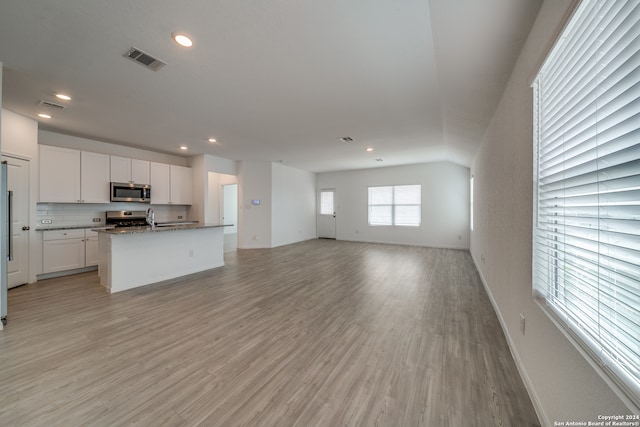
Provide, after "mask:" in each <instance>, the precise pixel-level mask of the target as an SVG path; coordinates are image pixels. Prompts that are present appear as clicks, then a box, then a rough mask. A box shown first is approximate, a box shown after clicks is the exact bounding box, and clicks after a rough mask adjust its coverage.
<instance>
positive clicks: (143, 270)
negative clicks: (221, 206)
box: [95, 224, 224, 293]
mask: <svg viewBox="0 0 640 427" xmlns="http://www.w3.org/2000/svg"><path fill="white" fill-rule="evenodd" d="M223 227H224V225H210V224H186V225H171V226H164V227H160V226H158V227H155V228H152V227H123V228H111V229H96V230H95V231H96V232H98V236H99V237H98V252H99V264H98V274H99V276H100V284H102V285H103V286H104V287H106V288H107V290H108V291H109V292H111V293H114V292H120V291H124V290H127V289H132V288H136V287H139V286H145V285H149V284H151V283H156V282H160V281H163V280H168V279H174V278H176V277H181V276H184V275H187V274H192V273H197V272H199V271H203V270H208V269H211V268H216V267H222V266H223V265H224V248H223V245H224V234H223V231H224V228H223Z"/></svg>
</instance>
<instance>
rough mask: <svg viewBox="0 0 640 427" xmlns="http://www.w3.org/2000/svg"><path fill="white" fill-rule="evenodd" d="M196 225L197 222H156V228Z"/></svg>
mask: <svg viewBox="0 0 640 427" xmlns="http://www.w3.org/2000/svg"><path fill="white" fill-rule="evenodd" d="M192 224H198V221H178V222H158V223H156V227H174V226H176V225H192Z"/></svg>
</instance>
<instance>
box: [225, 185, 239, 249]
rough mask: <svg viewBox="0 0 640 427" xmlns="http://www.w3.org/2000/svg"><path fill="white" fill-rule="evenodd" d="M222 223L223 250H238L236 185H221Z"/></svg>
mask: <svg viewBox="0 0 640 427" xmlns="http://www.w3.org/2000/svg"><path fill="white" fill-rule="evenodd" d="M221 193H222V203H221V205H222V209H221V210H222V223H223V224H225V225H228V226H227V227H224V250H225V252H230V251H234V250H236V249H237V248H238V184H224V185H222V192H221Z"/></svg>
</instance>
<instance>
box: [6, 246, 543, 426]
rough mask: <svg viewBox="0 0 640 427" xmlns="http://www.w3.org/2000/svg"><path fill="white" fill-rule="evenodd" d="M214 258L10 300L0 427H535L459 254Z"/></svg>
mask: <svg viewBox="0 0 640 427" xmlns="http://www.w3.org/2000/svg"><path fill="white" fill-rule="evenodd" d="M225 258H226V263H227V265H226V266H225V267H222V268H219V269H216V270H211V271H208V272H203V273H198V274H196V275H192V276H189V277H188V278H184V279H176V280H171V281H168V282H164V283H162V284H156V285H151V286H147V287H144V288H139V289H135V290H131V291H126V292H122V293H118V294H114V295H109V294H107V293H106V292H105V290H104V289H103V288H102V287H101V286H100V285H99V284H98V278H97V275H96V273H85V274H81V275H76V276H72V277H66V278H57V279H50V280H46V281H41V282H38V283H37V284H31V285H27V286H24V287H20V288H16V289H12V290H10V291H9V324H8V326H7V327H6V328H5V330H4V331H2V332H0V396H1V397H0V425H2V426H32V425H37V426H57V425H60V426H120V425H138V426H162V425H165V426H183V425H186V426H193V425H202V426H343V425H348V426H374V425H380V426H433V427H441V426H452V427H453V426H456V427H457V426H479V427H488V426H518V427H521V426H537V425H538V420H537V418H536V415H535V412H534V410H533V407H532V405H531V402H530V400H529V398H528V396H527V394H526V391H525V389H524V386H523V384H522V381H521V379H520V377H519V376H518V373H517V370H516V367H515V365H514V362H513V360H512V358H511V355H510V353H509V349H508V347H507V344H506V341H505V338H504V336H503V334H502V331H501V329H500V326H499V323H498V320H497V318H496V316H495V313H494V312H493V310H492V308H491V304H490V302H489V300H488V298H487V295H486V293H485V292H484V290H483V288H482V284H481V282H480V279H479V277H478V274H477V271H476V270H475V267H474V265H473V262H472V260H471V257H470V255H469V253H468V252H466V251H458V250H443V249H430V248H417V247H404V246H392V245H375V244H363V243H352V242H339V241H332V240H312V241H308V242H303V243H299V244H294V245H289V246H285V247H281V248H276V249H265V250H262V249H260V250H239V251H238V252H236V253H228V254H225ZM145 268H153V266H146V267H145Z"/></svg>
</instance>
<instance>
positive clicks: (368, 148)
mask: <svg viewBox="0 0 640 427" xmlns="http://www.w3.org/2000/svg"><path fill="white" fill-rule="evenodd" d="M365 150H366V151H367V152H369V153H370V152H372V151H373V147H367V148H365Z"/></svg>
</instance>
